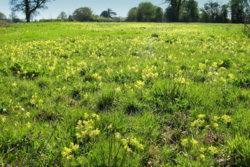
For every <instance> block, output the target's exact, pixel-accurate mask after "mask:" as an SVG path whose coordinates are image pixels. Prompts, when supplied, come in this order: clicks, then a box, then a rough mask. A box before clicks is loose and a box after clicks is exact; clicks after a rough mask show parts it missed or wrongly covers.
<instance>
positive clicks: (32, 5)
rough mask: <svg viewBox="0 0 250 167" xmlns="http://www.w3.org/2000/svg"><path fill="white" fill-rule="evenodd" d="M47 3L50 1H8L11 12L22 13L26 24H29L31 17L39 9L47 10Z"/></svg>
mask: <svg viewBox="0 0 250 167" xmlns="http://www.w3.org/2000/svg"><path fill="white" fill-rule="evenodd" d="M49 1H51V0H10V5H11V9H12V11H14V12H17V11H21V12H23V13H24V14H25V17H26V22H30V20H31V18H32V16H34V15H35V14H37V13H38V10H39V9H46V8H47V3H48V2H49Z"/></svg>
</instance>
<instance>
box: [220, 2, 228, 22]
mask: <svg viewBox="0 0 250 167" xmlns="http://www.w3.org/2000/svg"><path fill="white" fill-rule="evenodd" d="M220 15H221V22H223V23H228V22H229V20H228V5H227V4H224V5H222V6H221V14H220Z"/></svg>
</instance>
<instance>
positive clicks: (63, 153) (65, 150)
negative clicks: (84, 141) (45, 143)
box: [62, 147, 72, 157]
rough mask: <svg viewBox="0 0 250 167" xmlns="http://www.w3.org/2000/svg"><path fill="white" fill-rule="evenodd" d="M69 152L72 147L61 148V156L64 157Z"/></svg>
mask: <svg viewBox="0 0 250 167" xmlns="http://www.w3.org/2000/svg"><path fill="white" fill-rule="evenodd" d="M71 152H72V149H71V148H68V147H64V148H63V151H62V156H63V157H66V156H68V155H69V154H70V153H71Z"/></svg>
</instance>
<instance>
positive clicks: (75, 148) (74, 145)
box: [70, 142, 80, 151]
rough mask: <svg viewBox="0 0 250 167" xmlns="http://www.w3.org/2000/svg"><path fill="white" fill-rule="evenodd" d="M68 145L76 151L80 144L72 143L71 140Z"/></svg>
mask: <svg viewBox="0 0 250 167" xmlns="http://www.w3.org/2000/svg"><path fill="white" fill-rule="evenodd" d="M70 147H71V148H72V150H73V151H76V150H78V149H79V147H80V146H79V145H78V144H74V143H72V142H71V143H70Z"/></svg>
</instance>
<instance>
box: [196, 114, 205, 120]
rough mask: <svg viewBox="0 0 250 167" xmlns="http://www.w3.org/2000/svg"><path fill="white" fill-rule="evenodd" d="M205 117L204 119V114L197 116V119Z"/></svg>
mask: <svg viewBox="0 0 250 167" xmlns="http://www.w3.org/2000/svg"><path fill="white" fill-rule="evenodd" d="M205 117H206V115H205V114H199V115H198V118H199V119H204V118H205Z"/></svg>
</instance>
